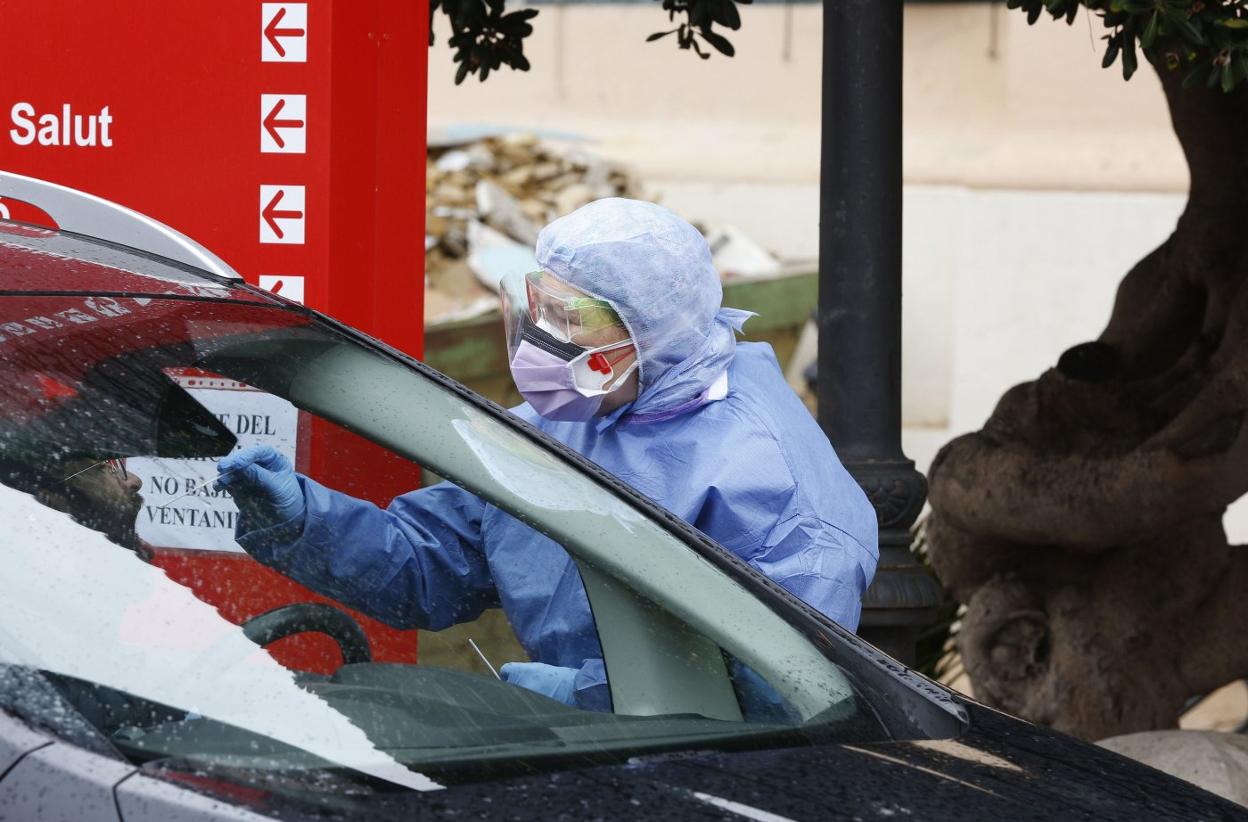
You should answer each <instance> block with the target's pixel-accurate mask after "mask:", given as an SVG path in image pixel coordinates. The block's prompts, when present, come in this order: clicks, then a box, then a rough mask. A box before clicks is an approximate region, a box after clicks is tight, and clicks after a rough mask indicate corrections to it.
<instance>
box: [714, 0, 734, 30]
mask: <svg viewBox="0 0 1248 822" xmlns="http://www.w3.org/2000/svg"><path fill="white" fill-rule="evenodd" d="M708 2H709V5H710V11H711V19H712V20H713V21H715V22H716V23H719V24H720V25H721V26H723V27H724V28H729V29H732V30H733V31H736V30H737V29H739V28H741V15H740V14H738V13H737V6H736V4H735V3H733V2H732V0H708Z"/></svg>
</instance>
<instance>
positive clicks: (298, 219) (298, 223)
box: [260, 186, 304, 244]
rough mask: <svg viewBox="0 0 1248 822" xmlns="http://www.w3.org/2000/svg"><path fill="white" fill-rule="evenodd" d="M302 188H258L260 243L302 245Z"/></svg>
mask: <svg viewBox="0 0 1248 822" xmlns="http://www.w3.org/2000/svg"><path fill="white" fill-rule="evenodd" d="M303 203H304V189H303V186H260V242H262V243H285V244H302V243H303V222H304V205H303Z"/></svg>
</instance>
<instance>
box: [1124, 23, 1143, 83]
mask: <svg viewBox="0 0 1248 822" xmlns="http://www.w3.org/2000/svg"><path fill="white" fill-rule="evenodd" d="M1122 40H1123V46H1122V79H1124V80H1130V79H1131V75H1132V74H1135V70H1136V69H1137V68H1139V62H1138V61H1137V59H1136V56H1135V38H1134V37H1132V36H1131V34H1130V33H1124V34H1123V36H1122Z"/></svg>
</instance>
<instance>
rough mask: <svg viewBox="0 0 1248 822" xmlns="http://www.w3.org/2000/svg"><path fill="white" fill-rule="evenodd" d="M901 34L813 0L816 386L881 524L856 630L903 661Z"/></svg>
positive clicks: (916, 508) (923, 586) (907, 643)
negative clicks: (817, 143) (819, 57)
mask: <svg viewBox="0 0 1248 822" xmlns="http://www.w3.org/2000/svg"><path fill="white" fill-rule="evenodd" d="M901 32H902V0H823V113H822V150H821V164H822V165H821V169H820V195H819V315H818V324H819V376H818V383H817V386H818V388H817V390H818V397H819V424H820V425H821V426H822V427H823V430H824V432H825V433H827V435H828V438H829V439H830V440H831V441H832V443H833V445H834V446H835V447H836V450H837V453H838V454H839V455H840V457H841V460H842V461H843V462H844V463H845V466H846V468H848V469H849V471H850V473H851V474H853V476H854V478H855V479H856V480H858V483H859V485H861V486H862V488H863V490H865V491H866V492H867V496H868V497H869V498H870V499H871V503H872V505H874V506H875V512H876V516H877V518H878V519H879V524H880V564H879V568H878V570H877V572H876V576H875V581H874V582H873V583H872V585H871V587H870V588H869V589H868V590H867V593H866V596H865V597H864V598H863V611H862V624H861V627H860V630H859V633H860V634H861V635H862V636H863V638H865V639H866V640H867V641H868V642H871V643H872V644H873V645H876V646H877V647H879V648H880V649H881V650H884V651H886V652H887V653H889V654H890V655H891V656H893V657H895V658H897V659H899V660H901V661H902V662H906V663H912V662H913V659H914V646H915V641H916V639H917V638H918V634H919V632H920V631H921V630H922V628H923V627H924V626H926V625H928V624H930V623H931V622H932V620H933V619H934V618H935V615H936V606H937V605H938V604H939V602H940V600H941V590H940V586H939V585H938V584H937V582H936V581H935V580H934V579H933V578H932V577H931V576H930V575H929V574H928V573H927V572H926V571H925V570H924V569H923V568H922V566H920V565H919V564H918V563H916V562H915V561H914V559H913V558H912V557H911V555H910V551H909V545H910V526H911V525H913V524H914V521H915V519H916V518H917V517H918V515H919V512H920V511H921V510H922V508H923V502H924V500H925V499H926V498H927V481H926V480H925V479H924V478H923V475H922V474H920V473H919V472H918V471H916V470H915V468H914V463H913V462H912V461H911V460H908V459H906V456H905V454H904V453H902V450H901V66H902V54H901V52H902V39H901Z"/></svg>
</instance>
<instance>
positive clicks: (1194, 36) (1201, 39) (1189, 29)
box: [1176, 17, 1205, 46]
mask: <svg viewBox="0 0 1248 822" xmlns="http://www.w3.org/2000/svg"><path fill="white" fill-rule="evenodd" d="M1176 22H1177V23H1178V24H1179V30H1180V31H1182V32H1183V36H1184V37H1186V38H1187V39H1188V40H1191V41H1192V42H1193V43H1195V44H1196V45H1198V46H1203V45H1204V44H1205V36H1204V35H1203V34H1201V33H1200V29H1199V28H1197V27H1196V25H1195V24H1194V23H1193V22H1192V21H1191V20H1186V19H1184V18H1182V17H1180V18H1179V19H1178V20H1177V21H1176Z"/></svg>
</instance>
